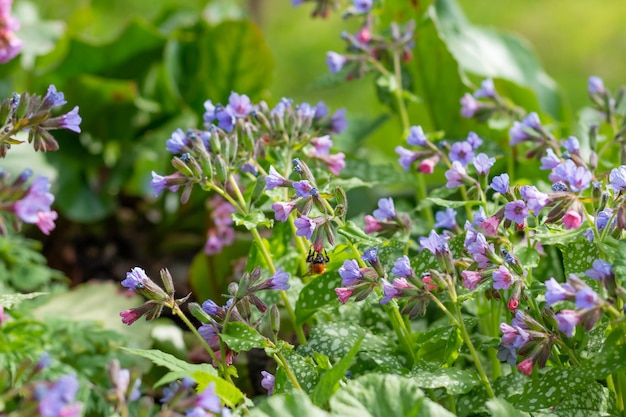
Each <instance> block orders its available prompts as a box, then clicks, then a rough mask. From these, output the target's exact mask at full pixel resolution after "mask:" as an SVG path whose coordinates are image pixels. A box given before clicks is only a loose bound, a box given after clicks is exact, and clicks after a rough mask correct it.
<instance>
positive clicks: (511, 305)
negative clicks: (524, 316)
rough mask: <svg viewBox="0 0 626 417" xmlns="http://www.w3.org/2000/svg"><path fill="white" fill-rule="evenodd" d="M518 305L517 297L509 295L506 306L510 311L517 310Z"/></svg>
mask: <svg viewBox="0 0 626 417" xmlns="http://www.w3.org/2000/svg"><path fill="white" fill-rule="evenodd" d="M518 306H519V297H511V298H510V299H509V302H508V303H507V305H506V307H507V308H508V309H509V310H511V311H515V310H517V307H518Z"/></svg>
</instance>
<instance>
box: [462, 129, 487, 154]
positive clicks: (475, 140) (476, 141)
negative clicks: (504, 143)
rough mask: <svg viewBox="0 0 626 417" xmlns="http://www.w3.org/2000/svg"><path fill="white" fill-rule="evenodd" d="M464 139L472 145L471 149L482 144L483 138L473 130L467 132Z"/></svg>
mask: <svg viewBox="0 0 626 417" xmlns="http://www.w3.org/2000/svg"><path fill="white" fill-rule="evenodd" d="M465 141H466V142H467V143H469V144H470V145H472V149H473V150H476V149H478V147H479V146H480V145H482V144H483V140H482V139H481V138H480V136H478V135H477V134H476V133H474V132H469V134H468V135H467V139H465Z"/></svg>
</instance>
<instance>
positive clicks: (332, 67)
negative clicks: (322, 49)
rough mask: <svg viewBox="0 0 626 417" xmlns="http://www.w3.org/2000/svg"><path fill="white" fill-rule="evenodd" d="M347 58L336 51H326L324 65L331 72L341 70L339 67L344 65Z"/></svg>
mask: <svg viewBox="0 0 626 417" xmlns="http://www.w3.org/2000/svg"><path fill="white" fill-rule="evenodd" d="M346 61H347V58H346V57H345V56H343V55H340V54H338V53H337V52H332V51H329V52H327V53H326V65H328V70H329V71H330V73H331V74H334V73H337V72H339V71H341V68H343V66H344V65H345V63H346Z"/></svg>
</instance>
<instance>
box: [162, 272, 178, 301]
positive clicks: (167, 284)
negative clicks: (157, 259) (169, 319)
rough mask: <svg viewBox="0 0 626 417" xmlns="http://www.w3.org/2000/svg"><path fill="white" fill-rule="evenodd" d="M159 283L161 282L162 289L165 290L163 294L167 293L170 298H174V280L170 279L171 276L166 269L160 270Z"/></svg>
mask: <svg viewBox="0 0 626 417" xmlns="http://www.w3.org/2000/svg"><path fill="white" fill-rule="evenodd" d="M161 281H163V287H164V288H165V292H167V293H168V294H169V295H170V296H171V297H173V296H174V293H175V292H176V290H175V289H174V280H173V279H172V275H171V274H170V271H168V270H167V268H163V269H161Z"/></svg>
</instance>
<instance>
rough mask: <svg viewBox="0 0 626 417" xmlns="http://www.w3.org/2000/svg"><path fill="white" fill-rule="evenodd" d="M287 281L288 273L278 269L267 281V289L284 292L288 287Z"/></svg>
mask: <svg viewBox="0 0 626 417" xmlns="http://www.w3.org/2000/svg"><path fill="white" fill-rule="evenodd" d="M287 281H289V273H287V272H285V271H283V270H282V269H280V268H278V269H277V270H276V273H275V274H274V275H272V277H271V278H270V279H269V287H268V288H267V289H269V290H282V291H286V290H288V289H289V287H290V285H289V284H288V283H287Z"/></svg>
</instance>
